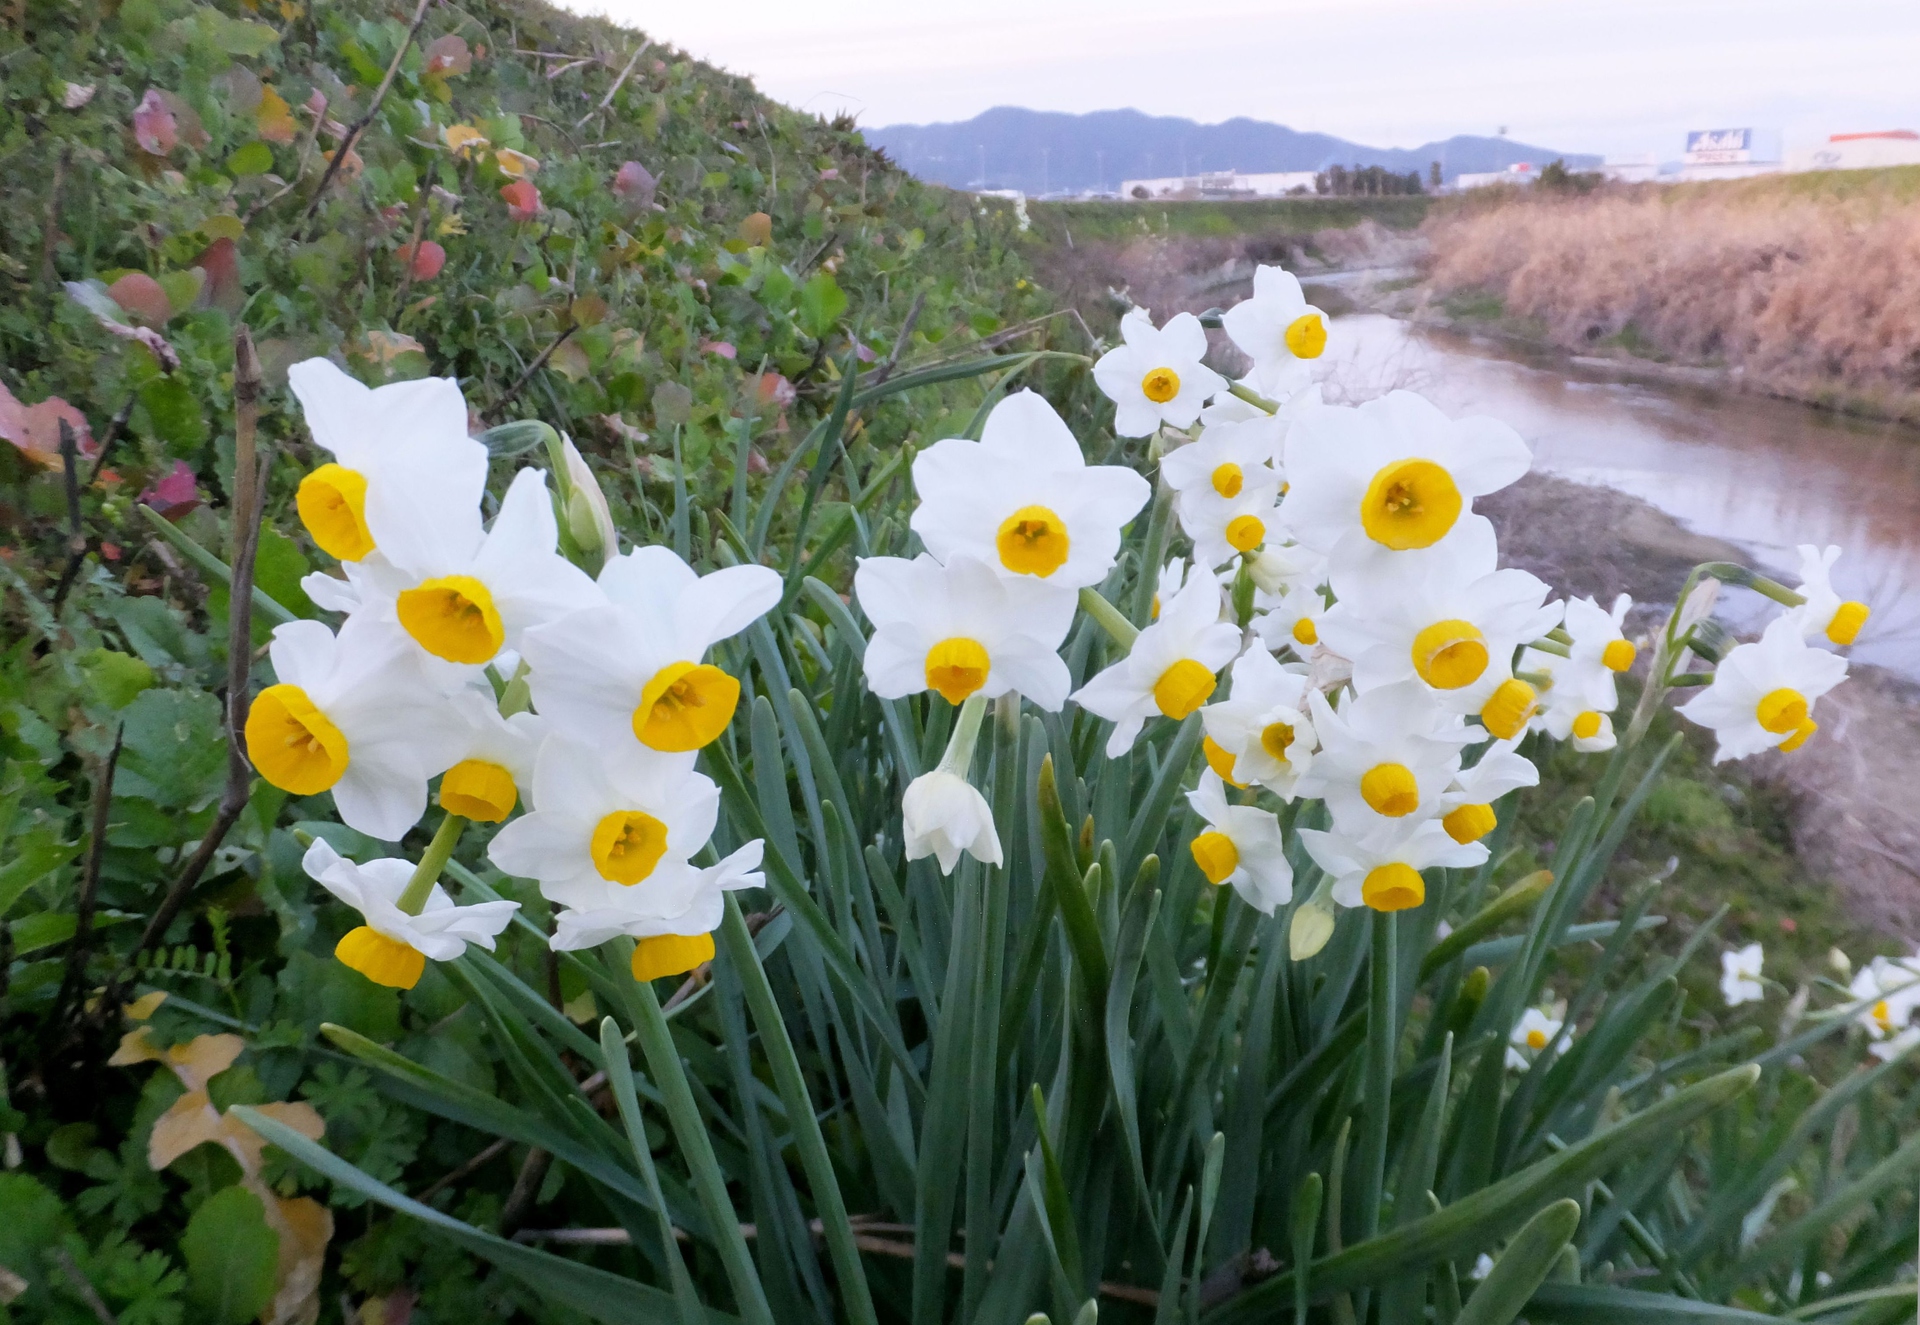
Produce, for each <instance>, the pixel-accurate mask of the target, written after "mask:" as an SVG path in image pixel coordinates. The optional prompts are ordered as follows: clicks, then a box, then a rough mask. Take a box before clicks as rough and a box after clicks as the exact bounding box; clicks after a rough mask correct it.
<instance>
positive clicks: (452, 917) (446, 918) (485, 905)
mask: <svg viewBox="0 0 1920 1325" xmlns="http://www.w3.org/2000/svg"><path fill="white" fill-rule="evenodd" d="M300 864H301V866H302V868H304V869H305V870H306V872H307V874H308V875H309V876H310V877H311V878H313V879H314V881H315V882H317V883H319V885H320V886H321V887H323V888H325V889H326V890H327V891H328V892H330V893H332V894H333V895H334V896H335V897H338V898H339V899H340V900H341V901H343V902H345V903H346V904H347V905H348V906H350V907H352V908H353V909H354V910H356V911H358V912H359V913H360V916H361V919H362V920H363V921H364V922H365V923H364V924H362V925H359V926H358V927H356V928H354V929H350V930H348V931H347V933H346V935H345V936H344V937H343V938H342V939H341V940H340V942H339V943H338V944H337V945H336V946H335V947H334V950H333V955H334V956H335V957H338V958H339V959H340V961H341V962H342V963H343V964H345V965H346V966H348V967H351V968H352V969H353V970H356V971H358V972H359V973H360V974H362V975H364V976H366V977H367V979H369V980H371V981H373V982H374V983H375V984H378V985H386V986H388V987H389V988H392V989H411V988H413V987H414V985H416V984H418V983H419V982H420V976H421V974H422V973H423V972H424V971H425V970H426V969H427V961H428V960H429V959H431V960H433V961H436V962H450V961H452V960H453V959H454V958H455V957H458V956H459V955H460V954H461V953H463V952H465V951H466V950H467V945H468V944H469V943H471V944H473V945H475V946H476V947H481V948H485V949H486V950H487V951H488V952H492V951H493V939H494V936H495V935H496V934H498V933H499V932H500V931H501V930H503V929H505V928H506V927H507V926H508V925H509V924H510V923H511V922H512V920H513V913H514V912H515V911H518V910H519V909H520V903H518V902H476V903H474V904H472V905H470V906H455V905H454V903H453V899H452V898H451V897H449V896H447V894H446V890H445V889H443V888H442V887H441V886H440V885H439V884H437V883H436V884H434V885H433V891H432V892H430V893H429V894H427V900H426V905H425V906H424V907H423V908H422V909H421V912H420V914H419V915H417V916H411V915H408V914H407V913H406V912H405V911H402V910H401V909H400V908H399V907H398V906H397V905H395V903H397V902H398V901H399V900H400V894H401V893H403V892H405V891H406V889H407V884H408V883H410V882H412V880H413V872H414V865H413V862H412V861H410V860H392V859H386V860H370V861H368V862H367V863H366V864H364V865H356V864H354V863H353V862H352V861H350V860H348V859H346V857H344V856H342V855H341V854H340V853H339V852H337V851H335V850H334V849H333V848H332V847H331V846H329V845H328V844H327V842H326V840H325V839H324V838H315V839H314V841H313V845H311V846H309V847H308V848H307V854H306V856H305V857H304V858H302V860H301V862H300Z"/></svg>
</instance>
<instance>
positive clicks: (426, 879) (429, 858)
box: [394, 814, 467, 916]
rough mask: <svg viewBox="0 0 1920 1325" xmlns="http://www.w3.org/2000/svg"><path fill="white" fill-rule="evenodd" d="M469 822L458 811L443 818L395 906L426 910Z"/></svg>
mask: <svg viewBox="0 0 1920 1325" xmlns="http://www.w3.org/2000/svg"><path fill="white" fill-rule="evenodd" d="M466 826H467V821H466V820H465V819H462V818H461V817H460V816H459V815H457V814H449V815H448V816H447V817H446V818H444V819H442V820H441V821H440V827H439V828H438V829H437V830H436V831H435V832H434V834H433V841H431V842H429V843H427V850H426V854H424V855H423V856H421V857H420V864H419V865H418V866H416V867H415V868H414V871H413V877H412V878H411V879H408V880H407V887H406V891H405V892H403V893H401V894H400V899H399V900H398V901H397V902H395V903H394V905H395V906H398V907H399V908H400V909H401V910H402V911H405V912H406V913H407V914H408V915H410V916H417V915H419V914H420V913H421V912H422V911H424V910H426V907H427V898H428V897H430V896H432V895H433V885H434V884H436V883H438V882H440V871H441V870H443V869H445V868H446V867H447V862H448V861H449V860H451V859H453V849H454V847H455V846H457V845H459V842H460V834H461V833H462V832H463V831H465V829H466Z"/></svg>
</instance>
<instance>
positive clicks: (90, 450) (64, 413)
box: [0, 382, 100, 466]
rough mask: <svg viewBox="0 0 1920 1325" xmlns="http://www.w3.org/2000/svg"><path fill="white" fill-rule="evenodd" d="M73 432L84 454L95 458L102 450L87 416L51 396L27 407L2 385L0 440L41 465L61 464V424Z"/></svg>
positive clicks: (74, 438) (0, 384)
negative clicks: (95, 439) (5, 441)
mask: <svg viewBox="0 0 1920 1325" xmlns="http://www.w3.org/2000/svg"><path fill="white" fill-rule="evenodd" d="M62 419H65V420H66V421H67V426H68V427H70V428H72V429H73V441H74V445H75V446H76V447H77V448H79V451H80V454H81V455H85V456H92V455H95V454H98V452H99V450H100V448H99V446H98V445H96V444H95V442H94V440H93V433H92V431H91V430H90V429H89V428H88V427H87V416H86V415H84V414H82V413H81V412H80V411H79V410H78V409H76V408H74V407H73V406H72V405H69V404H68V403H67V402H66V401H64V400H62V399H61V398H60V397H58V396H48V397H47V398H46V399H45V400H43V401H41V402H40V403H39V404H37V405H23V404H21V403H20V401H19V400H18V399H16V398H15V396H14V394H13V392H11V391H9V390H7V386H6V383H4V382H0V438H5V439H6V440H7V441H9V442H12V443H13V444H14V446H16V447H18V448H19V450H20V452H21V454H23V455H25V456H26V457H27V458H28V459H29V460H32V461H34V462H36V463H38V464H42V465H47V466H53V465H58V464H59V463H60V421H61V420H62Z"/></svg>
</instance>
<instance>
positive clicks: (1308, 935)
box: [1287, 893, 1335, 962]
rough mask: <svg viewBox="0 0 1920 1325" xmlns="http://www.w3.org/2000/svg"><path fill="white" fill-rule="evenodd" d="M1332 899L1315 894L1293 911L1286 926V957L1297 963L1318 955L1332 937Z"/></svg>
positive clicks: (1333, 913)
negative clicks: (1291, 918) (1290, 920)
mask: <svg viewBox="0 0 1920 1325" xmlns="http://www.w3.org/2000/svg"><path fill="white" fill-rule="evenodd" d="M1334 916H1335V912H1334V906H1333V899H1332V898H1330V897H1326V896H1323V895H1321V894H1320V893H1315V894H1314V895H1313V896H1312V897H1309V898H1308V899H1307V900H1306V901H1304V902H1302V903H1300V905H1299V907H1297V908H1296V909H1295V910H1294V913H1293V921H1292V923H1291V924H1289V925H1288V926H1287V955H1288V956H1290V957H1292V958H1293V960H1295V961H1297V962H1303V961H1305V960H1306V959H1307V958H1309V957H1312V956H1314V955H1316V954H1317V953H1319V951H1320V949H1322V948H1324V947H1326V946H1327V940H1328V939H1331V938H1332V937H1333V922H1334Z"/></svg>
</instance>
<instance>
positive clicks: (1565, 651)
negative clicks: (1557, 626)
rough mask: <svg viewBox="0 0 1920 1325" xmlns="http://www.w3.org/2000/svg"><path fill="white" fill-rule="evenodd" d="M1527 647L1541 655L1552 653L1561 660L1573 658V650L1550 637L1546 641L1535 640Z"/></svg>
mask: <svg viewBox="0 0 1920 1325" xmlns="http://www.w3.org/2000/svg"><path fill="white" fill-rule="evenodd" d="M1527 647H1528V648H1529V649H1536V650H1538V651H1539V652H1541V653H1551V654H1553V655H1554V656H1555V657H1559V658H1571V657H1573V650H1572V649H1570V648H1568V647H1567V646H1566V645H1565V644H1563V643H1561V642H1560V641H1559V640H1557V639H1554V638H1553V637H1552V636H1548V637H1547V638H1546V639H1537V640H1534V641H1533V642H1531V643H1530V644H1528V645H1527Z"/></svg>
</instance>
